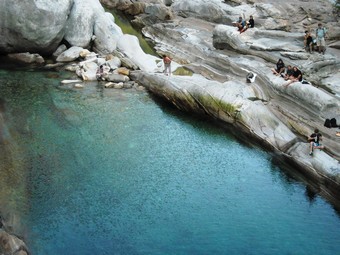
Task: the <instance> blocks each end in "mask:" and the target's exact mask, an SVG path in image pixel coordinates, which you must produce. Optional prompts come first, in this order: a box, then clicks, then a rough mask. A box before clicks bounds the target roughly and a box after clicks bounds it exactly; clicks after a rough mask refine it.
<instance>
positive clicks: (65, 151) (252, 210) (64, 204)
mask: <svg viewBox="0 0 340 255" xmlns="http://www.w3.org/2000/svg"><path fill="white" fill-rule="evenodd" d="M45 74H46V73H39V72H37V73H26V72H12V73H11V72H9V73H7V74H3V75H1V76H0V94H1V95H2V97H3V98H5V99H6V103H5V104H6V112H5V115H6V125H7V127H8V128H9V130H10V134H11V139H12V144H16V146H14V147H12V148H13V151H12V152H13V153H11V156H14V155H15V159H19V160H17V161H16V162H21V163H20V164H19V165H15V166H14V167H11V166H12V165H11V164H12V163H13V161H10V162H6V160H5V159H3V158H1V164H0V166H3V165H6V167H11V169H12V171H11V174H10V175H8V176H6V175H5V176H1V177H4V178H9V179H10V178H12V180H16V181H18V180H19V182H17V183H10V184H7V183H5V182H3V183H1V184H3V185H7V186H6V189H2V190H1V191H2V192H8V190H9V191H13V189H12V187H15V191H16V192H17V193H16V194H15V195H16V196H14V194H13V193H9V192H8V193H7V194H6V195H7V198H9V200H10V201H16V204H18V201H22V202H21V205H29V206H26V207H25V206H20V207H15V210H17V211H18V212H20V214H19V215H20V219H21V221H22V222H23V225H24V226H25V227H26V231H25V233H24V237H25V239H26V240H27V243H28V246H29V247H30V249H31V251H32V254H37V255H40V254H49V255H57V254H68V255H69V254H261V255H262V254H313V252H314V251H315V250H316V249H318V251H320V253H319V254H336V252H337V251H338V250H339V242H338V240H339V238H340V233H339V228H340V219H339V217H338V216H337V215H336V213H335V211H334V210H333V209H332V207H331V206H330V205H329V204H328V203H326V202H325V201H324V200H323V199H321V198H320V196H318V195H316V196H315V197H314V198H313V201H314V202H313V203H312V204H311V203H310V202H309V199H308V198H306V196H305V189H306V187H305V186H304V185H303V184H302V183H301V182H299V181H296V178H294V176H291V175H289V173H288V174H286V172H285V170H284V169H279V168H278V167H277V165H278V164H275V163H274V164H273V163H272V161H271V156H270V155H268V154H266V153H264V152H263V151H261V150H259V149H257V148H256V147H252V146H245V145H243V144H240V143H239V142H237V141H236V140H235V139H234V138H233V137H231V136H230V135H229V134H228V133H227V132H226V130H225V128H224V127H218V126H215V125H212V124H210V123H209V122H208V121H207V120H206V119H201V118H196V117H190V116H187V115H184V114H181V113H179V112H178V111H177V110H176V109H174V108H171V107H168V106H167V105H165V104H162V103H161V102H160V101H157V103H155V102H154V100H152V99H151V98H150V96H149V95H148V94H147V93H146V92H137V91H135V90H114V89H108V90H107V89H102V88H100V87H98V84H91V83H89V84H87V85H86V86H85V87H84V89H82V90H73V89H72V88H69V89H67V87H66V86H59V82H58V81H55V80H54V79H53V78H49V77H53V76H51V75H48V76H45ZM12 77H22V79H23V80H21V79H16V80H11V78H12ZM60 79H62V77H61V78H60ZM2 80H11V82H9V83H7V84H6V86H4V85H2V84H3V83H2ZM26 81H29V82H26ZM19 112H20V114H17V113H19ZM14 113H15V114H14ZM17 123H19V125H20V126H21V125H24V126H27V128H25V129H27V130H29V131H30V132H29V133H27V132H14V131H16V130H20V129H21V128H20V127H17ZM19 152H20V153H19ZM2 163H5V164H2ZM1 170H2V169H1ZM14 173H15V174H16V175H14ZM0 174H1V175H4V173H3V171H1V172H0ZM18 174H21V175H22V177H20V178H18ZM13 176H15V178H13ZM2 180H3V178H1V180H0V181H2ZM14 184H15V185H14ZM22 184H27V186H26V187H25V186H23V187H21V188H19V189H18V186H19V187H20V185H22ZM1 188H3V186H2V185H1ZM1 194H2V193H1ZM12 198H13V199H12ZM3 202H6V199H4V197H2V199H1V205H4V203H3ZM8 204H9V203H7V204H5V205H6V206H8ZM320 218H322V219H323V220H322V221H320V220H319V219H320Z"/></svg>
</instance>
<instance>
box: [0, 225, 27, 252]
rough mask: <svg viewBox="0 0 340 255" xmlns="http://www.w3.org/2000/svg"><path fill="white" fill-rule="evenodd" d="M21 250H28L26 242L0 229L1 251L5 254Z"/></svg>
mask: <svg viewBox="0 0 340 255" xmlns="http://www.w3.org/2000/svg"><path fill="white" fill-rule="evenodd" d="M20 250H23V251H27V247H26V245H25V243H24V242H23V241H22V240H20V239H19V238H18V237H16V236H14V235H10V234H8V233H7V232H5V231H4V230H1V229H0V251H2V252H4V254H15V253H16V252H19V251H20Z"/></svg>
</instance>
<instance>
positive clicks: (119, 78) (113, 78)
mask: <svg viewBox="0 0 340 255" xmlns="http://www.w3.org/2000/svg"><path fill="white" fill-rule="evenodd" d="M106 80H108V81H112V82H125V81H129V80H130V79H129V77H128V76H126V75H122V74H108V75H107V77H106Z"/></svg>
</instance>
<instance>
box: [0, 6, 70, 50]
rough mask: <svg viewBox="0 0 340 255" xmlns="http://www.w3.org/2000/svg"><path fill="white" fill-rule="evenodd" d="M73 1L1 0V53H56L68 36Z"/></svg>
mask: <svg viewBox="0 0 340 255" xmlns="http://www.w3.org/2000/svg"><path fill="white" fill-rule="evenodd" d="M72 5H73V0H60V1H51V0H47V1H35V0H25V1H20V3H19V2H15V4H14V3H13V1H11V0H2V1H0V53H10V52H26V51H29V52H32V53H36V52H39V53H52V52H54V51H55V49H56V48H57V46H58V45H59V43H60V41H61V40H62V39H63V37H64V33H65V25H66V22H67V19H68V15H69V14H70V12H71V8H72Z"/></svg>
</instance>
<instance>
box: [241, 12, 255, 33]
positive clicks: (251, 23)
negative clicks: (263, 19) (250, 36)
mask: <svg viewBox="0 0 340 255" xmlns="http://www.w3.org/2000/svg"><path fill="white" fill-rule="evenodd" d="M253 27H255V21H254V18H253V15H250V17H249V20H248V21H247V22H246V25H245V27H243V28H242V30H241V31H240V33H243V32H244V31H246V30H247V29H248V28H253Z"/></svg>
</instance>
